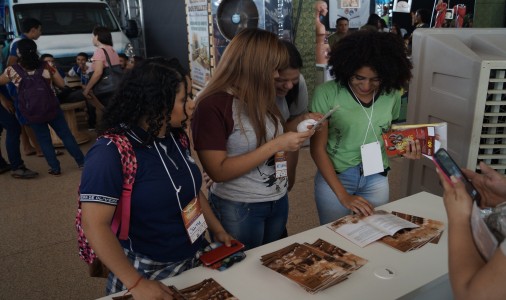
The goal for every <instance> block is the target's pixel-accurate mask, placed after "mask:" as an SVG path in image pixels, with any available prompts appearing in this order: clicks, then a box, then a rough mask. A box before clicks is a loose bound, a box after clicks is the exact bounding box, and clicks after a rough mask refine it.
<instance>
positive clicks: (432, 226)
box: [327, 210, 444, 252]
mask: <svg viewBox="0 0 506 300" xmlns="http://www.w3.org/2000/svg"><path fill="white" fill-rule="evenodd" d="M327 227H328V228H330V229H331V230H333V231H335V232H337V233H339V234H340V235H342V236H343V237H344V238H346V239H348V240H350V241H351V242H353V243H355V244H356V245H358V246H360V247H365V246H367V245H369V244H370V243H372V242H375V241H378V240H379V241H381V242H383V243H385V244H387V245H389V246H391V247H393V248H395V249H397V250H399V251H402V252H407V251H411V250H415V249H418V248H420V247H422V246H423V245H425V244H426V243H428V242H433V243H437V242H438V241H439V238H440V237H441V234H442V232H443V230H444V223H443V222H440V221H436V220H431V219H428V218H422V217H418V216H413V215H409V214H405V213H400V212H395V211H394V212H392V213H388V212H386V211H383V210H377V211H375V213H374V214H373V215H371V216H367V217H366V216H360V215H348V216H344V217H342V218H340V219H338V220H337V221H335V222H333V223H330V224H329V225H328V226H327Z"/></svg>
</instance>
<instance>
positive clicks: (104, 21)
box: [14, 3, 120, 35]
mask: <svg viewBox="0 0 506 300" xmlns="http://www.w3.org/2000/svg"><path fill="white" fill-rule="evenodd" d="M14 16H15V17H16V25H17V28H19V29H21V24H22V23H23V19H25V18H29V17H31V18H35V19H38V20H39V21H40V22H41V23H42V35H58V34H79V33H91V32H92V31H93V28H94V27H95V26H97V25H100V26H105V27H107V28H109V29H110V30H111V32H114V31H120V28H119V26H118V24H117V22H116V20H115V19H114V16H113V14H112V12H111V10H110V9H109V7H108V6H107V5H106V4H104V3H44V4H18V5H15V6H14ZM18 31H19V32H22V30H18Z"/></svg>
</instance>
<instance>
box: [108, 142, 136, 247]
mask: <svg viewBox="0 0 506 300" xmlns="http://www.w3.org/2000/svg"><path fill="white" fill-rule="evenodd" d="M102 137H104V138H108V139H110V140H111V141H112V142H113V143H114V144H115V145H116V147H117V148H118V151H119V154H120V156H121V165H122V168H123V191H122V193H121V196H120V199H119V202H118V207H117V208H116V212H115V213H114V217H113V220H112V224H111V229H112V231H113V232H114V233H117V232H118V229H120V230H119V233H120V234H119V239H120V240H126V239H128V230H129V226H130V202H131V201H130V200H131V198H132V186H133V184H134V182H135V174H136V173H137V158H136V156H135V152H134V151H133V148H132V144H131V143H130V141H129V140H128V138H127V137H126V136H124V135H120V134H111V133H108V134H105V135H103V136H102ZM120 225H121V228H120Z"/></svg>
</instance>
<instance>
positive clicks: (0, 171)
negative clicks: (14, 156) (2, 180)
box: [0, 164, 11, 174]
mask: <svg viewBox="0 0 506 300" xmlns="http://www.w3.org/2000/svg"><path fill="white" fill-rule="evenodd" d="M10 170H11V165H10V164H5V165H3V166H1V167H0V174H3V173H5V172H7V171H10Z"/></svg>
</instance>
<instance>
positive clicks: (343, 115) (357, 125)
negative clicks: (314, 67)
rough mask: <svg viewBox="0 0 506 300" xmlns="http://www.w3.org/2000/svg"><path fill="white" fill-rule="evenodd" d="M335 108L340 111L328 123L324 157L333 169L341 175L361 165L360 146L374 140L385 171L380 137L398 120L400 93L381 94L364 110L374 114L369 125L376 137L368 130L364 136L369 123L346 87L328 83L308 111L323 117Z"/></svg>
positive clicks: (385, 160) (320, 90)
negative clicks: (379, 150)
mask: <svg viewBox="0 0 506 300" xmlns="http://www.w3.org/2000/svg"><path fill="white" fill-rule="evenodd" d="M337 104H339V108H338V109H337V111H335V112H334V113H333V114H332V116H331V118H330V119H329V136H328V139H327V153H328V155H329V157H330V159H331V160H332V163H333V164H334V169H335V170H336V171H337V172H340V173H341V172H343V171H345V170H347V169H348V168H350V167H354V166H356V165H358V164H360V162H361V161H362V159H361V155H360V146H361V145H362V144H368V143H372V142H374V141H376V140H378V141H379V142H380V145H381V152H382V156H383V166H384V167H385V169H386V168H387V167H388V166H389V163H388V157H387V155H386V152H385V147H384V144H383V139H382V138H381V134H382V132H383V131H386V130H388V128H389V127H390V125H391V123H392V120H395V119H397V118H398V117H399V112H400V108H401V92H400V91H395V92H392V93H390V94H381V95H380V96H379V97H376V101H375V102H374V104H373V105H371V106H369V107H365V106H364V109H365V111H366V112H367V114H368V115H369V116H371V113H372V114H373V116H372V125H373V127H374V133H375V134H376V135H374V133H373V132H372V130H371V128H370V129H369V132H368V133H367V137H366V136H365V135H366V132H367V126H368V123H369V119H368V117H367V116H366V113H365V112H364V109H362V107H361V105H360V103H358V102H357V101H356V100H355V98H354V97H353V96H352V94H351V93H350V91H349V90H348V88H347V87H344V86H342V85H341V84H337V83H336V82H335V81H328V82H326V83H323V84H321V85H320V86H318V87H317V88H316V89H315V92H314V95H313V100H312V101H311V104H310V105H309V110H310V111H312V112H319V113H322V114H325V113H326V112H328V111H329V110H330V109H331V108H333V107H335V106H336V105H337ZM373 107H374V112H373ZM364 138H365V143H364Z"/></svg>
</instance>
